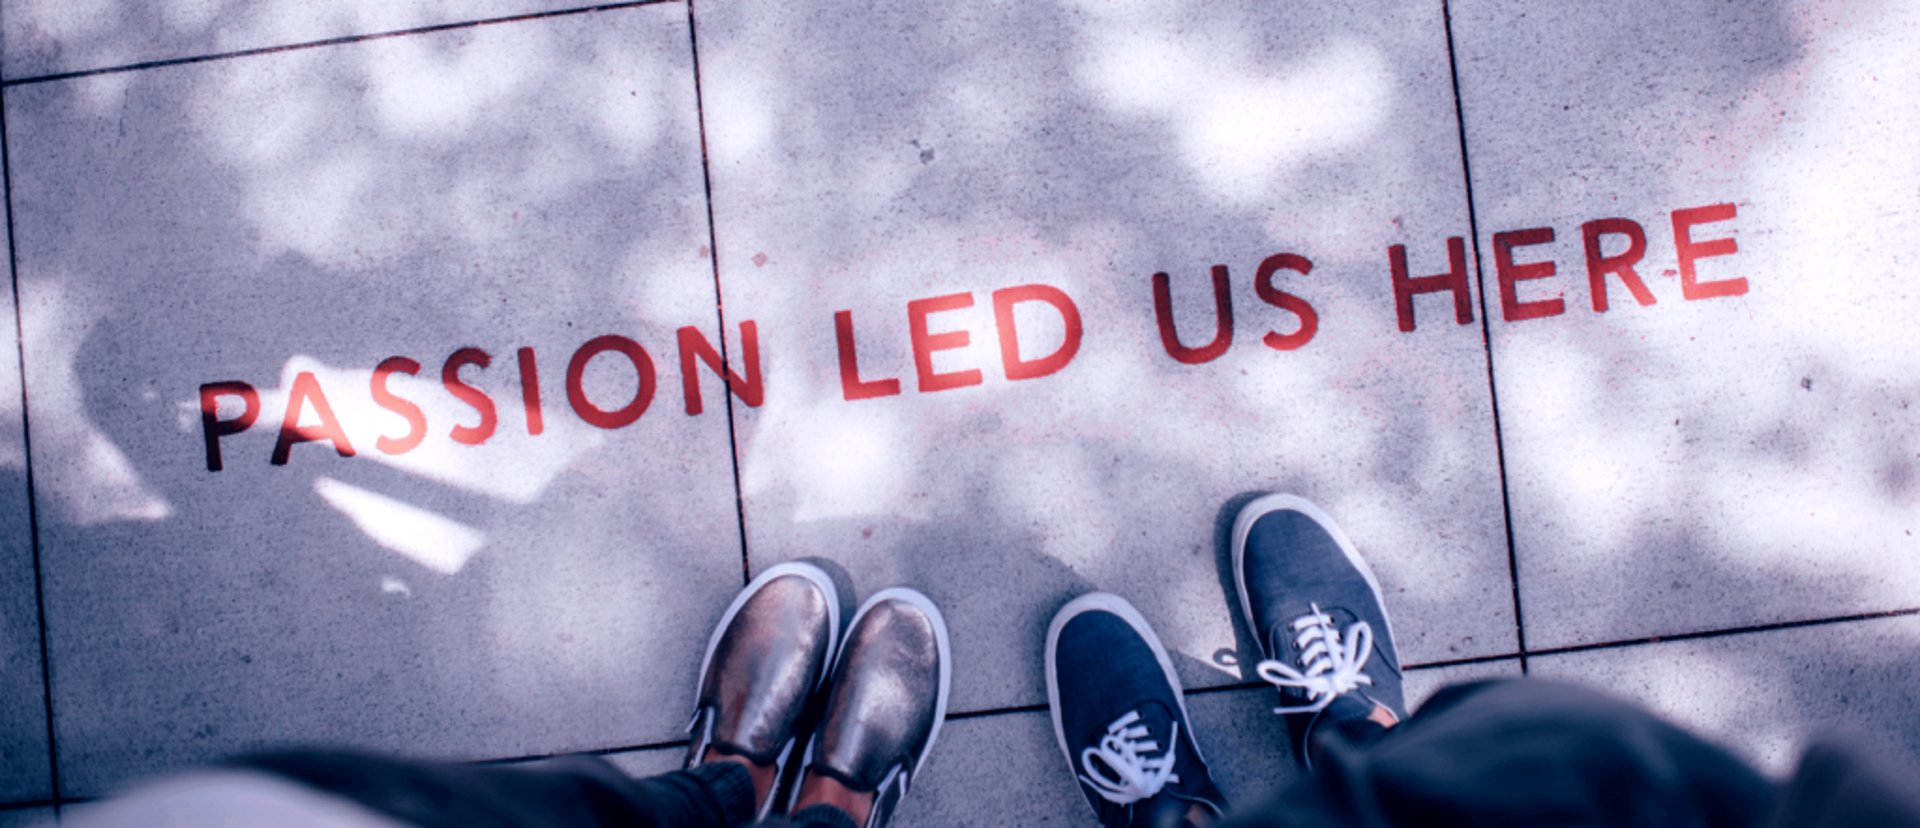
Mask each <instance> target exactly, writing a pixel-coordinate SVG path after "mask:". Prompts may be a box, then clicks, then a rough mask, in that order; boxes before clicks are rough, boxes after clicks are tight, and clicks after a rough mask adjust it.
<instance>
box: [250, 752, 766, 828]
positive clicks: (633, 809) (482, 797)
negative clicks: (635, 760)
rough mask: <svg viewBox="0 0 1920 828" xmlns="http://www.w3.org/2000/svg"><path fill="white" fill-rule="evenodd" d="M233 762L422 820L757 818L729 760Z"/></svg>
mask: <svg viewBox="0 0 1920 828" xmlns="http://www.w3.org/2000/svg"><path fill="white" fill-rule="evenodd" d="M232 764H233V766H234V767H237V768H242V769H250V770H259V771H266V772H268V773H271V774H274V775H276V776H280V777H283V778H286V779H291V780H293V781H295V782H299V783H302V784H304V785H307V786H308V787H311V788H314V789H317V790H320V791H322V792H325V793H329V794H333V795H336V796H339V797H341V798H344V799H347V800H350V801H353V802H356V803H359V804H360V805H362V806H365V807H366V808H368V809H369V810H372V811H375V812H377V813H380V814H384V815H386V816H390V817H393V818H395V819H397V820H399V821H402V822H406V823H409V824H412V825H419V826H424V827H425V828H437V827H438V826H447V827H448V828H454V826H473V828H509V827H511V828H546V826H554V828H558V827H559V826H587V827H588V828H591V827H592V826H616V825H618V826H671V827H672V828H680V827H682V826H684V828H733V827H734V826H740V825H746V824H747V823H748V822H750V821H751V820H752V819H753V807H754V803H753V778H752V776H751V775H750V774H748V773H747V769H746V768H745V767H742V766H740V765H738V764H735V763H732V762H717V763H713V764H707V765H700V766H698V767H695V768H692V769H691V770H686V771H679V772H675V773H668V774H662V775H660V776H655V777H650V778H647V779H634V778H631V777H629V776H627V775H626V774H624V773H621V772H620V771H619V770H618V769H617V768H615V767H613V766H612V765H611V764H608V763H607V762H606V761H605V760H603V759H600V758H598V757H592V756H572V757H564V758H560V759H554V760H550V761H546V762H540V763H533V764H527V765H515V766H498V765H466V764H452V763H438V762H419V761H410V760H403V759H394V758H390V757H385V756H378V755H373V754H362V753H352V752H344V751H287V752H281V753H270V754H261V755H257V756H250V757H245V758H242V759H239V760H236V761H235V762H233V763H232Z"/></svg>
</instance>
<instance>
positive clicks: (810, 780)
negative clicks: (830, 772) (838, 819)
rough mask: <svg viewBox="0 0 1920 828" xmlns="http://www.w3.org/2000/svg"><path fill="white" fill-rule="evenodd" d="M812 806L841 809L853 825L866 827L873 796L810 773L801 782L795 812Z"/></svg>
mask: <svg viewBox="0 0 1920 828" xmlns="http://www.w3.org/2000/svg"><path fill="white" fill-rule="evenodd" d="M812 805H831V806H833V807H835V808H839V809H840V810H842V811H845V812H846V814H847V816H850V817H852V818H853V824H855V825H865V824H866V823H867V814H868V812H870V811H872V810H873V794H871V793H861V792H859V791H855V790H853V789H851V788H848V787H847V786H846V785H843V784H841V783H840V781H839V780H837V779H834V778H832V777H827V776H821V775H819V774H816V773H813V772H812V771H808V772H807V773H806V775H805V776H803V777H802V778H801V780H800V793H799V795H798V796H797V797H795V798H794V801H793V810H794V811H795V812H798V811H800V809H802V808H806V807H809V806H812Z"/></svg>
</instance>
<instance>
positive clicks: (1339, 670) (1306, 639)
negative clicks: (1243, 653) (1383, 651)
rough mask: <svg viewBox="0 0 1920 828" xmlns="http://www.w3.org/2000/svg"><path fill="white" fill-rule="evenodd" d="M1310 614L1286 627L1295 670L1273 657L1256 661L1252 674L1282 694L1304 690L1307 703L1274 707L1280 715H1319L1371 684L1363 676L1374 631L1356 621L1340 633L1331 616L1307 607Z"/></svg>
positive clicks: (1371, 647)
mask: <svg viewBox="0 0 1920 828" xmlns="http://www.w3.org/2000/svg"><path fill="white" fill-rule="evenodd" d="M1310 606H1311V607H1312V611H1311V612H1308V613H1307V614H1305V615H1302V616H1300V617H1299V618H1295V619H1294V620H1293V622H1292V623H1290V624H1288V625H1287V626H1288V629H1291V630H1292V631H1293V633H1294V639H1293V644H1294V647H1295V648H1296V649H1298V650H1299V651H1300V657H1299V661H1300V667H1299V669H1295V668H1294V667H1293V666H1292V665H1289V664H1285V663H1283V662H1281V661H1279V660H1277V659H1267V660H1264V661H1262V662H1260V664H1259V666H1257V667H1255V668H1254V671H1255V672H1257V673H1259V674H1260V678H1262V679H1265V680H1266V681H1267V683H1269V684H1272V685H1273V686H1274V687H1276V688H1278V689H1279V690H1281V691H1282V692H1285V691H1287V690H1289V689H1292V690H1301V691H1305V693H1306V694H1307V701H1308V704H1305V705H1301V706H1298V707H1287V706H1285V705H1282V706H1280V707H1276V708H1274V709H1273V712H1275V713H1279V714H1280V715H1283V716H1285V715H1288V714H1292V713H1318V712H1320V711H1322V710H1325V709H1326V708H1327V705H1329V704H1332V703H1333V700H1334V699H1336V698H1339V697H1340V695H1341V694H1342V693H1346V692H1348V691H1350V690H1353V689H1354V688H1356V687H1359V686H1361V685H1363V684H1364V685H1372V684H1373V677H1371V676H1369V675H1367V674H1366V673H1365V672H1362V669H1361V668H1364V667H1365V666H1366V665H1367V659H1368V658H1371V657H1372V656H1373V627H1372V626H1371V625H1369V624H1368V623H1367V622H1365V621H1355V622H1354V623H1353V624H1352V625H1351V626H1348V627H1347V629H1346V632H1345V634H1344V635H1343V634H1342V633H1341V631H1340V629H1339V628H1338V627H1335V626H1334V625H1333V618H1332V617H1330V616H1328V615H1327V614H1326V613H1324V612H1321V611H1320V605H1319V604H1312V605H1310Z"/></svg>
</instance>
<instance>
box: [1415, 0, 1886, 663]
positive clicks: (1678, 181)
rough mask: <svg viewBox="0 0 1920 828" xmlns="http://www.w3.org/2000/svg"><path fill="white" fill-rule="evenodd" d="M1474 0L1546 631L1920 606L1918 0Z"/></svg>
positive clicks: (1509, 409)
mask: <svg viewBox="0 0 1920 828" xmlns="http://www.w3.org/2000/svg"><path fill="white" fill-rule="evenodd" d="M1453 8H1454V26H1455V32H1456V35H1457V37H1458V44H1459V54H1460V81H1461V96H1462V101H1463V104H1464V108H1465V113H1466V132H1467V136H1468V144H1469V147H1470V156H1471V161H1472V167H1473V173H1474V193H1475V199H1476V202H1475V203H1476V207H1477V210H1478V216H1479V226H1480V228H1481V233H1482V236H1483V238H1482V239H1481V249H1482V250H1483V251H1484V255H1486V257H1487V259H1488V260H1487V261H1485V262H1484V266H1485V278H1486V280H1487V285H1488V290H1489V291H1490V292H1491V291H1495V290H1497V289H1498V288H1497V284H1498V281H1499V279H1498V274H1499V265H1498V262H1496V261H1494V259H1496V257H1497V251H1496V250H1495V246H1496V243H1495V241H1494V240H1495V238H1497V236H1496V235H1495V234H1497V233H1508V232H1512V231H1525V230H1528V229H1532V228H1550V229H1551V231H1552V233H1553V238H1554V241H1553V242H1552V243H1543V244H1538V245H1537V246H1536V245H1534V244H1532V242H1534V241H1536V240H1537V239H1542V238H1545V234H1544V233H1542V234H1535V235H1529V234H1526V233H1521V234H1519V235H1516V236H1507V237H1505V238H1504V241H1507V242H1511V243H1513V244H1514V246H1513V247H1512V250H1511V253H1510V256H1509V259H1508V261H1509V262H1510V263H1511V267H1510V268H1509V270H1508V272H1509V273H1510V274H1512V275H1513V276H1514V279H1513V281H1514V289H1513V291H1514V299H1515V301H1516V302H1517V303H1519V304H1518V306H1517V307H1516V310H1517V311H1518V313H1517V315H1518V316H1521V317H1527V316H1530V315H1531V314H1535V313H1549V312H1552V311H1555V310H1560V311H1562V312H1560V313H1559V314H1558V315H1547V316H1540V317H1538V318H1522V319H1517V320H1514V321H1505V320H1504V318H1503V319H1502V320H1496V321H1495V323H1494V325H1493V331H1492V334H1493V348H1494V357H1495V360H1494V364H1495V376H1496V381H1497V385H1498V389H1499V400H1500V415H1501V424H1502V428H1503V434H1504V438H1505V445H1506V459H1507V472H1508V479H1509V483H1510V486H1511V492H1510V493H1511V505H1512V509H1513V516H1514V537H1515V544H1516V547H1517V550H1518V555H1519V574H1520V583H1521V588H1522V589H1521V594H1522V599H1523V607H1522V609H1523V614H1524V615H1525V618H1526V625H1527V643H1528V645H1529V646H1530V647H1549V646H1561V645H1568V644H1575V643H1583V642H1594V641H1606V640H1624V639H1634V638H1639V637H1643V636H1652V635H1661V634H1669V633H1674V632H1681V631H1693V630H1708V629H1718V628H1726V627H1733V626H1742V625H1748V624H1756V623H1765V622H1772V621H1778V620H1785V619H1802V618H1818V617H1825V616H1833V615H1842V614H1848V613H1854V612H1861V611H1872V610H1884V609H1894V608H1905V607H1912V606H1914V605H1916V603H1920V599H1917V598H1916V596H1920V557H1916V556H1915V555H1913V550H1914V549H1915V548H1916V545H1920V386H1917V385H1915V383H1914V377H1915V376H1920V337H1915V336H1914V335H1913V333H1912V330H1911V328H1912V320H1913V319H1914V317H1915V316H1916V315H1917V314H1920V290H1916V289H1915V287H1914V281H1913V279H1912V278H1911V275H1910V274H1911V273H1912V271H1913V264H1914V258H1913V253H1912V251H1911V245H1910V244H1908V243H1907V242H1906V240H1908V239H1911V238H1914V237H1915V236H1916V235H1917V234H1920V204H1917V203H1916V202H1915V201H1914V199H1913V193H1914V191H1915V188H1916V187H1920V157H1916V156H1915V154H1914V153H1912V152H1910V151H1909V149H1910V146H1911V144H1912V135H1913V134H1914V132H1915V130H1916V129H1920V110H1916V109H1914V108H1913V107H1912V106H1908V105H1907V104H1906V102H1908V101H1911V100H1913V99H1914V98H1915V96H1916V95H1920V64H1916V63H1915V62H1914V61H1913V60H1912V55H1913V54H1914V51H1915V50H1916V49H1920V9H1916V8H1915V7H1914V6H1913V5H1912V4H1904V3H1895V2H1868V3H1827V2H1766V3H1738V4H1726V3H1715V2H1708V1H1707V0H1679V2H1670V1H1669V0H1658V2H1656V1H1655V0H1634V2H1627V3H1610V4H1605V5H1592V4H1588V5H1578V6H1575V5H1568V6H1566V7H1564V8H1559V7H1557V8H1556V9H1555V10H1554V12H1553V13H1551V14H1547V13H1542V12H1540V11H1539V10H1536V9H1534V8H1532V7H1528V6H1524V5H1516V4H1511V3H1492V2H1481V0H1467V2H1456V3H1454V4H1453ZM1717 205H1726V206H1719V207H1717V209H1716V206H1717ZM1701 208H1707V209H1706V210H1705V212H1703V213H1689V212H1685V211H1690V210H1696V209H1701ZM1603 219H1623V220H1625V221H1624V222H1618V223H1614V224H1613V225H1612V227H1613V228H1629V227H1630V226H1632V225H1637V226H1638V227H1640V228H1642V232H1643V233H1644V237H1645V249H1644V254H1643V258H1641V259H1640V260H1639V262H1638V263H1637V264H1635V265H1634V268H1633V272H1634V273H1635V274H1636V277H1637V280H1638V284H1640V285H1641V286H1642V287H1643V288H1644V290H1645V292H1646V298H1647V299H1649V300H1651V304H1644V305H1643V304H1641V302H1640V301H1639V300H1637V299H1636V298H1634V296H1633V295H1632V294H1631V292H1630V287H1629V286H1628V283H1627V281H1626V280H1625V279H1624V278H1623V277H1621V276H1620V275H1618V273H1615V272H1608V273H1604V274H1603V275H1604V278H1605V280H1606V281H1605V284H1606V296H1607V304H1608V310H1607V311H1606V312H1604V313H1596V312H1595V311H1594V299H1595V298H1596V292H1595V291H1594V289H1593V288H1592V286H1591V283H1590V275H1591V273H1590V270H1591V269H1590V263H1589V261H1588V252H1587V250H1586V241H1585V231H1583V226H1584V225H1585V224H1586V223H1588V222H1595V221H1599V220H1603ZM1696 219H1723V220H1712V221H1700V222H1699V223H1698V224H1697V225H1696V224H1694V223H1693V222H1694V221H1695V220H1696ZM1676 221H1678V222H1680V223H1682V224H1685V225H1688V229H1687V230H1686V239H1687V240H1686V241H1683V242H1677V241H1676V234H1675V230H1674V227H1675V223H1676ZM1627 222H1631V223H1632V225H1629V224H1628V223H1627ZM1606 229H1608V225H1607V224H1604V223H1603V224H1600V225H1596V226H1595V231H1596V234H1597V235H1596V240H1597V241H1598V243H1599V246H1600V249H1599V251H1598V254H1597V255H1598V259H1599V262H1598V263H1599V265H1600V269H1602V270H1603V271H1606V270H1607V269H1609V268H1612V267H1613V264H1612V262H1611V260H1613V259H1616V258H1625V257H1628V255H1629V253H1630V247H1631V235H1630V234H1629V233H1627V232H1621V233H1612V232H1609V233H1599V231H1601V230H1606ZM1683 245H1685V246H1686V247H1687V248H1688V251H1687V255H1684V256H1683V254H1682V251H1681V247H1682V246H1683ZM1540 263H1551V267H1552V268H1553V270H1554V271H1555V275H1554V276H1552V277H1550V278H1549V277H1540V278H1538V279H1533V278H1527V277H1538V276H1540V274H1542V273H1544V272H1546V267H1547V266H1546V265H1544V264H1540ZM1689 266H1691V268H1692V271H1693V273H1692V275H1693V280H1694V285H1693V288H1692V291H1691V292H1692V297H1693V298H1689V296H1688V294H1689V290H1688V287H1687V275H1688V274H1687V273H1686V271H1687V270H1688V268H1689ZM1742 285H1744V292H1741V290H1742ZM1555 297H1558V298H1559V300H1560V301H1562V302H1563V304H1562V305H1559V306H1553V305H1551V304H1550V303H1551V302H1553V301H1554V299H1555ZM1488 304H1489V305H1490V306H1497V303H1495V302H1494V301H1493V297H1492V296H1491V295H1490V296H1489V301H1488ZM1503 317H1504V315H1503Z"/></svg>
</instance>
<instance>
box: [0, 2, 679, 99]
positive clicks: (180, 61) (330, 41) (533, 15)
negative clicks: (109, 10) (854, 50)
mask: <svg viewBox="0 0 1920 828" xmlns="http://www.w3.org/2000/svg"><path fill="white" fill-rule="evenodd" d="M672 1H673V0H626V1H625V2H619V3H602V4H600V5H595V6H578V7H575V8H570V9H553V10H551V11H541V12H529V13H527V14H515V15H508V16H506V17H489V18H483V19H480V20H464V21H460V22H457V23H435V24H433V25H430V26H419V27H415V28H411V29H394V30H392V31H386V32H372V33H369V34H358V35H344V36H341V37H329V38H326V39H323V40H309V41H304V42H301V43H289V44H286V45H284V46H261V47H258V48H253V49H237V50H234V51H231V52H214V53H211V54H205V55H194V56H191V57H178V58H165V59H162V60H148V61H141V62H139V63H128V64H123V65H120V66H104V67H100V68H97V69H77V70H74V71H70V72H53V73H50V74H45V75H33V76H29V77H24V78H12V79H9V80H6V81H3V82H0V86H26V85H28V84H35V83H51V82H54V81H63V80H73V79H75V78H86V77H92V76H94V75H111V74H117V73H120V72H137V71H139V70H142V69H158V68H161V67H166V66H183V65H186V64H190V63H206V62H209V61H216V60H230V59H233V58H242V57H254V56H257V55H271V54H276V53H279V52H294V51H299V50H302V49H315V48H319V47H321V46H340V45H344V44H348V43H360V42H362V41H367V40H384V39H386V38H390V37H406V36H408V35H418V34H430V33H433V32H445V31H452V30H455V29H472V28H477V27H480V26H491V25H495V24H498V23H521V22H525V21H528V20H544V19H547V18H552V17H569V16H572V15H576V14H591V13H593V12H603V11H618V10H621V9H630V8H637V7H639V6H655V5H661V4H664V3H669V2H672Z"/></svg>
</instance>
